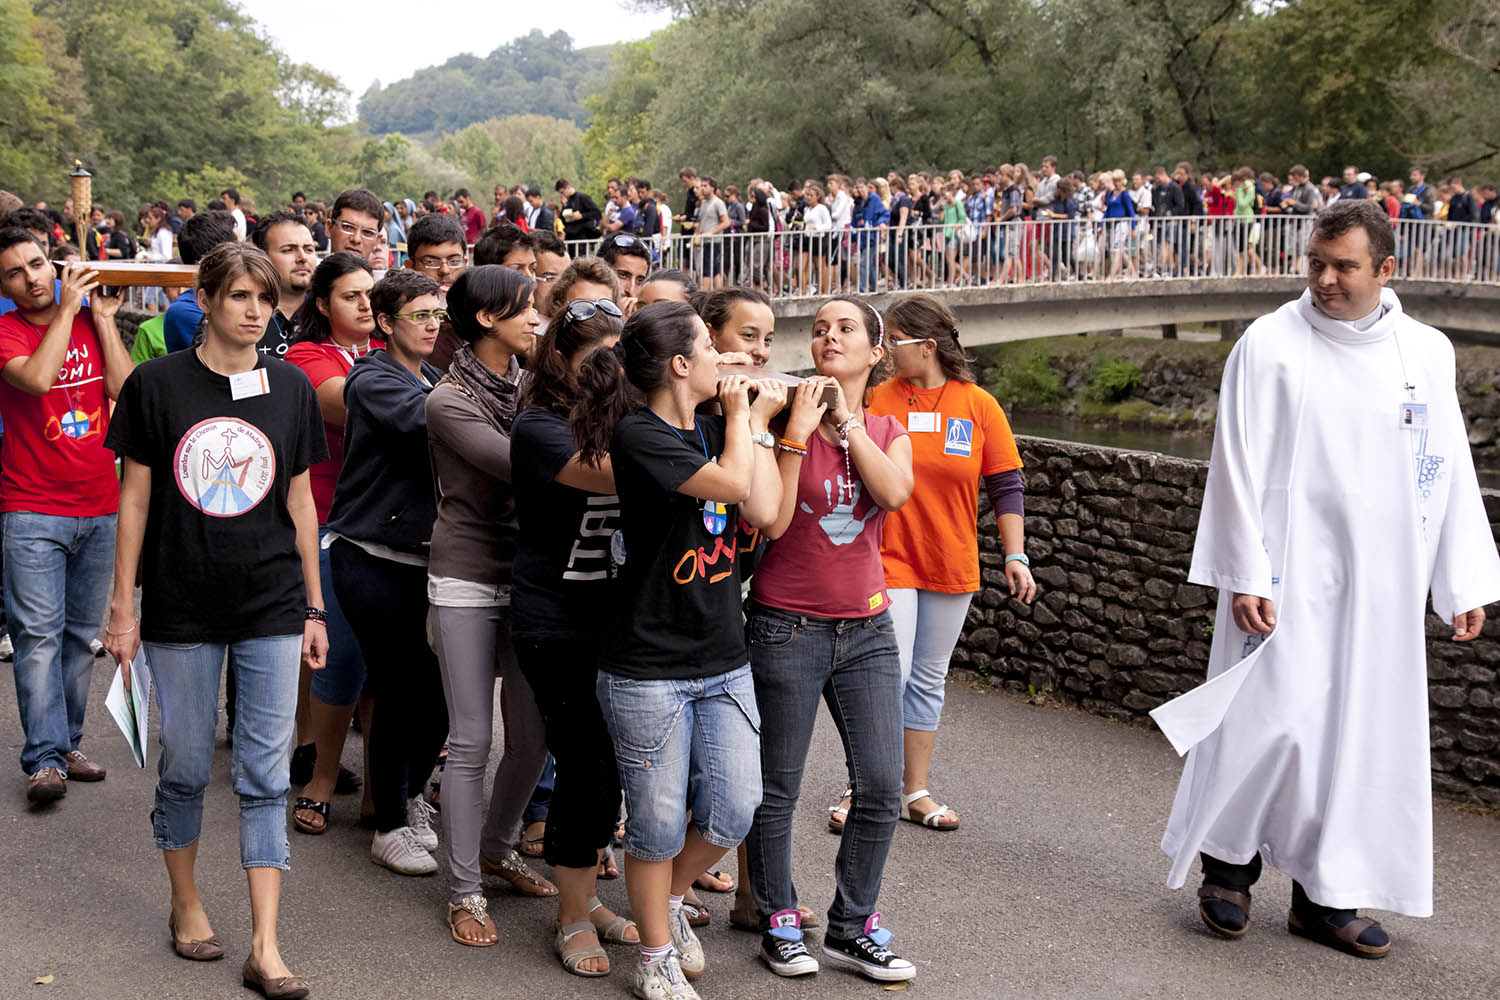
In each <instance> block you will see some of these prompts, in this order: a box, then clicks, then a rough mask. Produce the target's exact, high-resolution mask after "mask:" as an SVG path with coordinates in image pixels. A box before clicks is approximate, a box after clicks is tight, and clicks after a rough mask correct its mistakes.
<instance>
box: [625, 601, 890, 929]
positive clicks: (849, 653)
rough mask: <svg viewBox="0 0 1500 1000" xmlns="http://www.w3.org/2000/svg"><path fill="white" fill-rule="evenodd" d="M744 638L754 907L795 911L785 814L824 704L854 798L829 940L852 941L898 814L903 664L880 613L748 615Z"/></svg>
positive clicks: (871, 900) (758, 609)
mask: <svg viewBox="0 0 1500 1000" xmlns="http://www.w3.org/2000/svg"><path fill="white" fill-rule="evenodd" d="M747 629H748V632H749V636H750V665H751V669H752V670H753V671H754V674H755V697H756V700H757V702H758V703H759V704H760V707H761V710H762V712H763V713H764V716H763V717H764V720H765V721H764V723H763V725H762V728H761V771H762V773H763V775H764V781H765V797H764V799H763V801H762V802H761V805H760V809H759V810H757V811H756V813H755V824H754V826H752V827H751V829H750V836H749V837H748V838H747V839H746V841H745V848H746V852H747V853H748V855H749V859H750V889H751V892H753V893H754V895H755V905H756V907H757V908H758V909H759V910H760V912H761V913H762V914H767V915H769V914H772V913H779V912H780V911H782V910H790V909H794V908H795V907H796V906H797V889H796V887H795V886H794V885H793V884H792V813H793V811H794V810H795V809H796V806H797V798H798V795H799V793H800V792H801V789H802V772H803V769H804V767H805V766H806V764H807V750H808V747H809V745H810V744H811V743H812V733H813V722H814V720H816V718H817V715H818V699H819V698H820V697H821V698H822V699H823V700H824V701H825V702H827V704H828V711H829V713H830V714H831V715H832V716H833V721H834V725H836V726H838V730H839V735H840V736H841V737H842V738H843V741H844V755H845V757H846V759H847V760H848V764H849V773H850V784H851V786H852V787H853V789H854V800H853V804H852V805H851V806H850V808H849V819H848V820H847V822H845V824H844V832H843V835H842V837H841V838H840V840H839V852H838V858H837V860H836V861H835V863H834V895H833V905H832V907H830V908H829V911H828V933H830V934H832V935H834V936H835V937H856V936H858V935H860V934H862V933H864V927H865V921H866V920H867V919H868V918H869V916H870V915H871V914H872V913H874V912H875V901H876V899H877V898H878V897H879V895H880V880H881V876H882V874H883V873H884V871H885V858H886V854H887V852H888V851H889V850H890V846H891V837H892V835H893V834H894V833H895V830H896V818H897V813H898V810H899V807H900V802H901V767H902V759H903V754H904V751H903V745H902V732H901V662H900V657H899V655H898V653H897V650H896V631H895V626H894V625H892V624H891V616H890V613H889V612H885V611H882V612H881V613H880V614H878V615H876V616H875V617H873V618H842V619H840V618H814V617H811V616H807V615H798V614H793V613H789V612H784V611H777V610H775V609H772V608H767V607H765V606H764V605H760V604H753V605H751V609H750V616H749V623H748V625H747ZM633 821H634V817H633V816H632V822H633Z"/></svg>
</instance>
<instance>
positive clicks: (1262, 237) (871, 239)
mask: <svg viewBox="0 0 1500 1000" xmlns="http://www.w3.org/2000/svg"><path fill="white" fill-rule="evenodd" d="M1392 225H1393V226H1394V227H1395V233H1396V275H1395V276H1396V277H1397V278H1415V279H1426V280H1433V281H1451V282H1484V283H1489V284H1495V283H1500V226H1496V225H1488V226H1485V225H1480V224H1477V223H1463V222H1443V221H1436V220H1409V219H1402V220H1393V222H1392ZM1312 227H1313V219H1312V217H1311V216H1287V215H1264V216H1256V217H1253V218H1239V217H1234V216H1179V217H1169V218H1160V219H1148V218H1122V219H1048V220H1034V221H1033V220H1026V221H1018V222H989V223H980V224H970V223H954V224H949V225H923V226H903V227H900V228H897V227H891V226H883V227H880V228H878V229H868V228H861V229H844V230H829V231H824V232H811V231H806V230H801V231H799V230H783V231H780V232H776V233H729V232H726V233H723V234H720V235H718V236H684V235H680V234H679V235H673V236H672V237H670V238H667V239H664V238H662V237H656V238H651V237H637V238H638V239H640V240H641V241H642V242H643V243H645V244H647V245H648V246H649V247H650V249H651V251H652V256H653V264H652V266H653V268H656V267H673V268H680V269H682V270H684V271H688V272H689V273H691V274H693V275H694V276H695V277H697V279H698V281H699V283H700V285H702V286H704V287H721V286H724V285H729V284H736V285H748V286H751V287H755V288H759V289H761V290H762V291H765V292H766V293H767V294H769V295H771V296H772V297H773V298H802V297H808V296H819V295H829V294H834V293H837V292H844V291H850V292H877V291H879V292H885V291H899V290H913V291H916V290H923V291H925V290H933V289H941V288H960V287H968V286H986V285H1038V284H1057V283H1063V282H1072V281H1142V280H1153V279H1156V278H1164V277H1171V278H1227V277H1251V278H1255V277H1295V276H1299V275H1302V274H1305V273H1306V258H1305V254H1306V252H1307V242H1308V238H1309V236H1310V235H1311V233H1312ZM608 238H614V237H608ZM602 242H603V241H601V240H570V241H568V252H569V253H570V254H572V255H574V256H578V255H581V254H593V253H597V252H598V250H599V248H600V246H601V245H602Z"/></svg>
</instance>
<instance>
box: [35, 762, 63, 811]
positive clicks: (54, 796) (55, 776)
mask: <svg viewBox="0 0 1500 1000" xmlns="http://www.w3.org/2000/svg"><path fill="white" fill-rule="evenodd" d="M66 794H68V784H67V775H65V774H63V773H62V771H60V770H58V769H57V768H55V767H40V768H37V771H36V773H35V774H33V775H32V776H31V780H30V781H28V782H27V783H26V798H27V800H29V801H31V802H36V803H42V802H55V801H56V800H58V799H60V798H62V797H63V796H64V795H66Z"/></svg>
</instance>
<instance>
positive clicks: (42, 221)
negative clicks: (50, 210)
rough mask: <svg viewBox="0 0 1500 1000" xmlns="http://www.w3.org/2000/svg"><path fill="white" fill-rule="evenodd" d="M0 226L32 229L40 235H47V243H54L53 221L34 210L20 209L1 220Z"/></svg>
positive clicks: (44, 214) (43, 213)
mask: <svg viewBox="0 0 1500 1000" xmlns="http://www.w3.org/2000/svg"><path fill="white" fill-rule="evenodd" d="M0 226H3V227H6V228H9V227H11V226H20V227H21V228H22V229H30V230H33V231H34V232H38V233H46V234H47V242H48V244H49V245H50V244H51V242H52V220H51V219H50V218H48V217H47V214H46V213H45V212H38V211H37V210H36V209H34V208H25V207H22V208H18V209H16V210H15V211H14V212H11V213H10V214H9V215H7V216H6V217H5V218H3V219H0Z"/></svg>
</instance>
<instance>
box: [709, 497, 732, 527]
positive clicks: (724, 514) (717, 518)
mask: <svg viewBox="0 0 1500 1000" xmlns="http://www.w3.org/2000/svg"><path fill="white" fill-rule="evenodd" d="M728 524H729V506H728V505H727V504H722V503H720V502H719V501H717V500H705V501H703V527H705V528H707V529H708V533H709V534H710V535H717V534H719V533H720V532H722V531H723V530H724V528H725V527H726V526H727V525H728Z"/></svg>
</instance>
